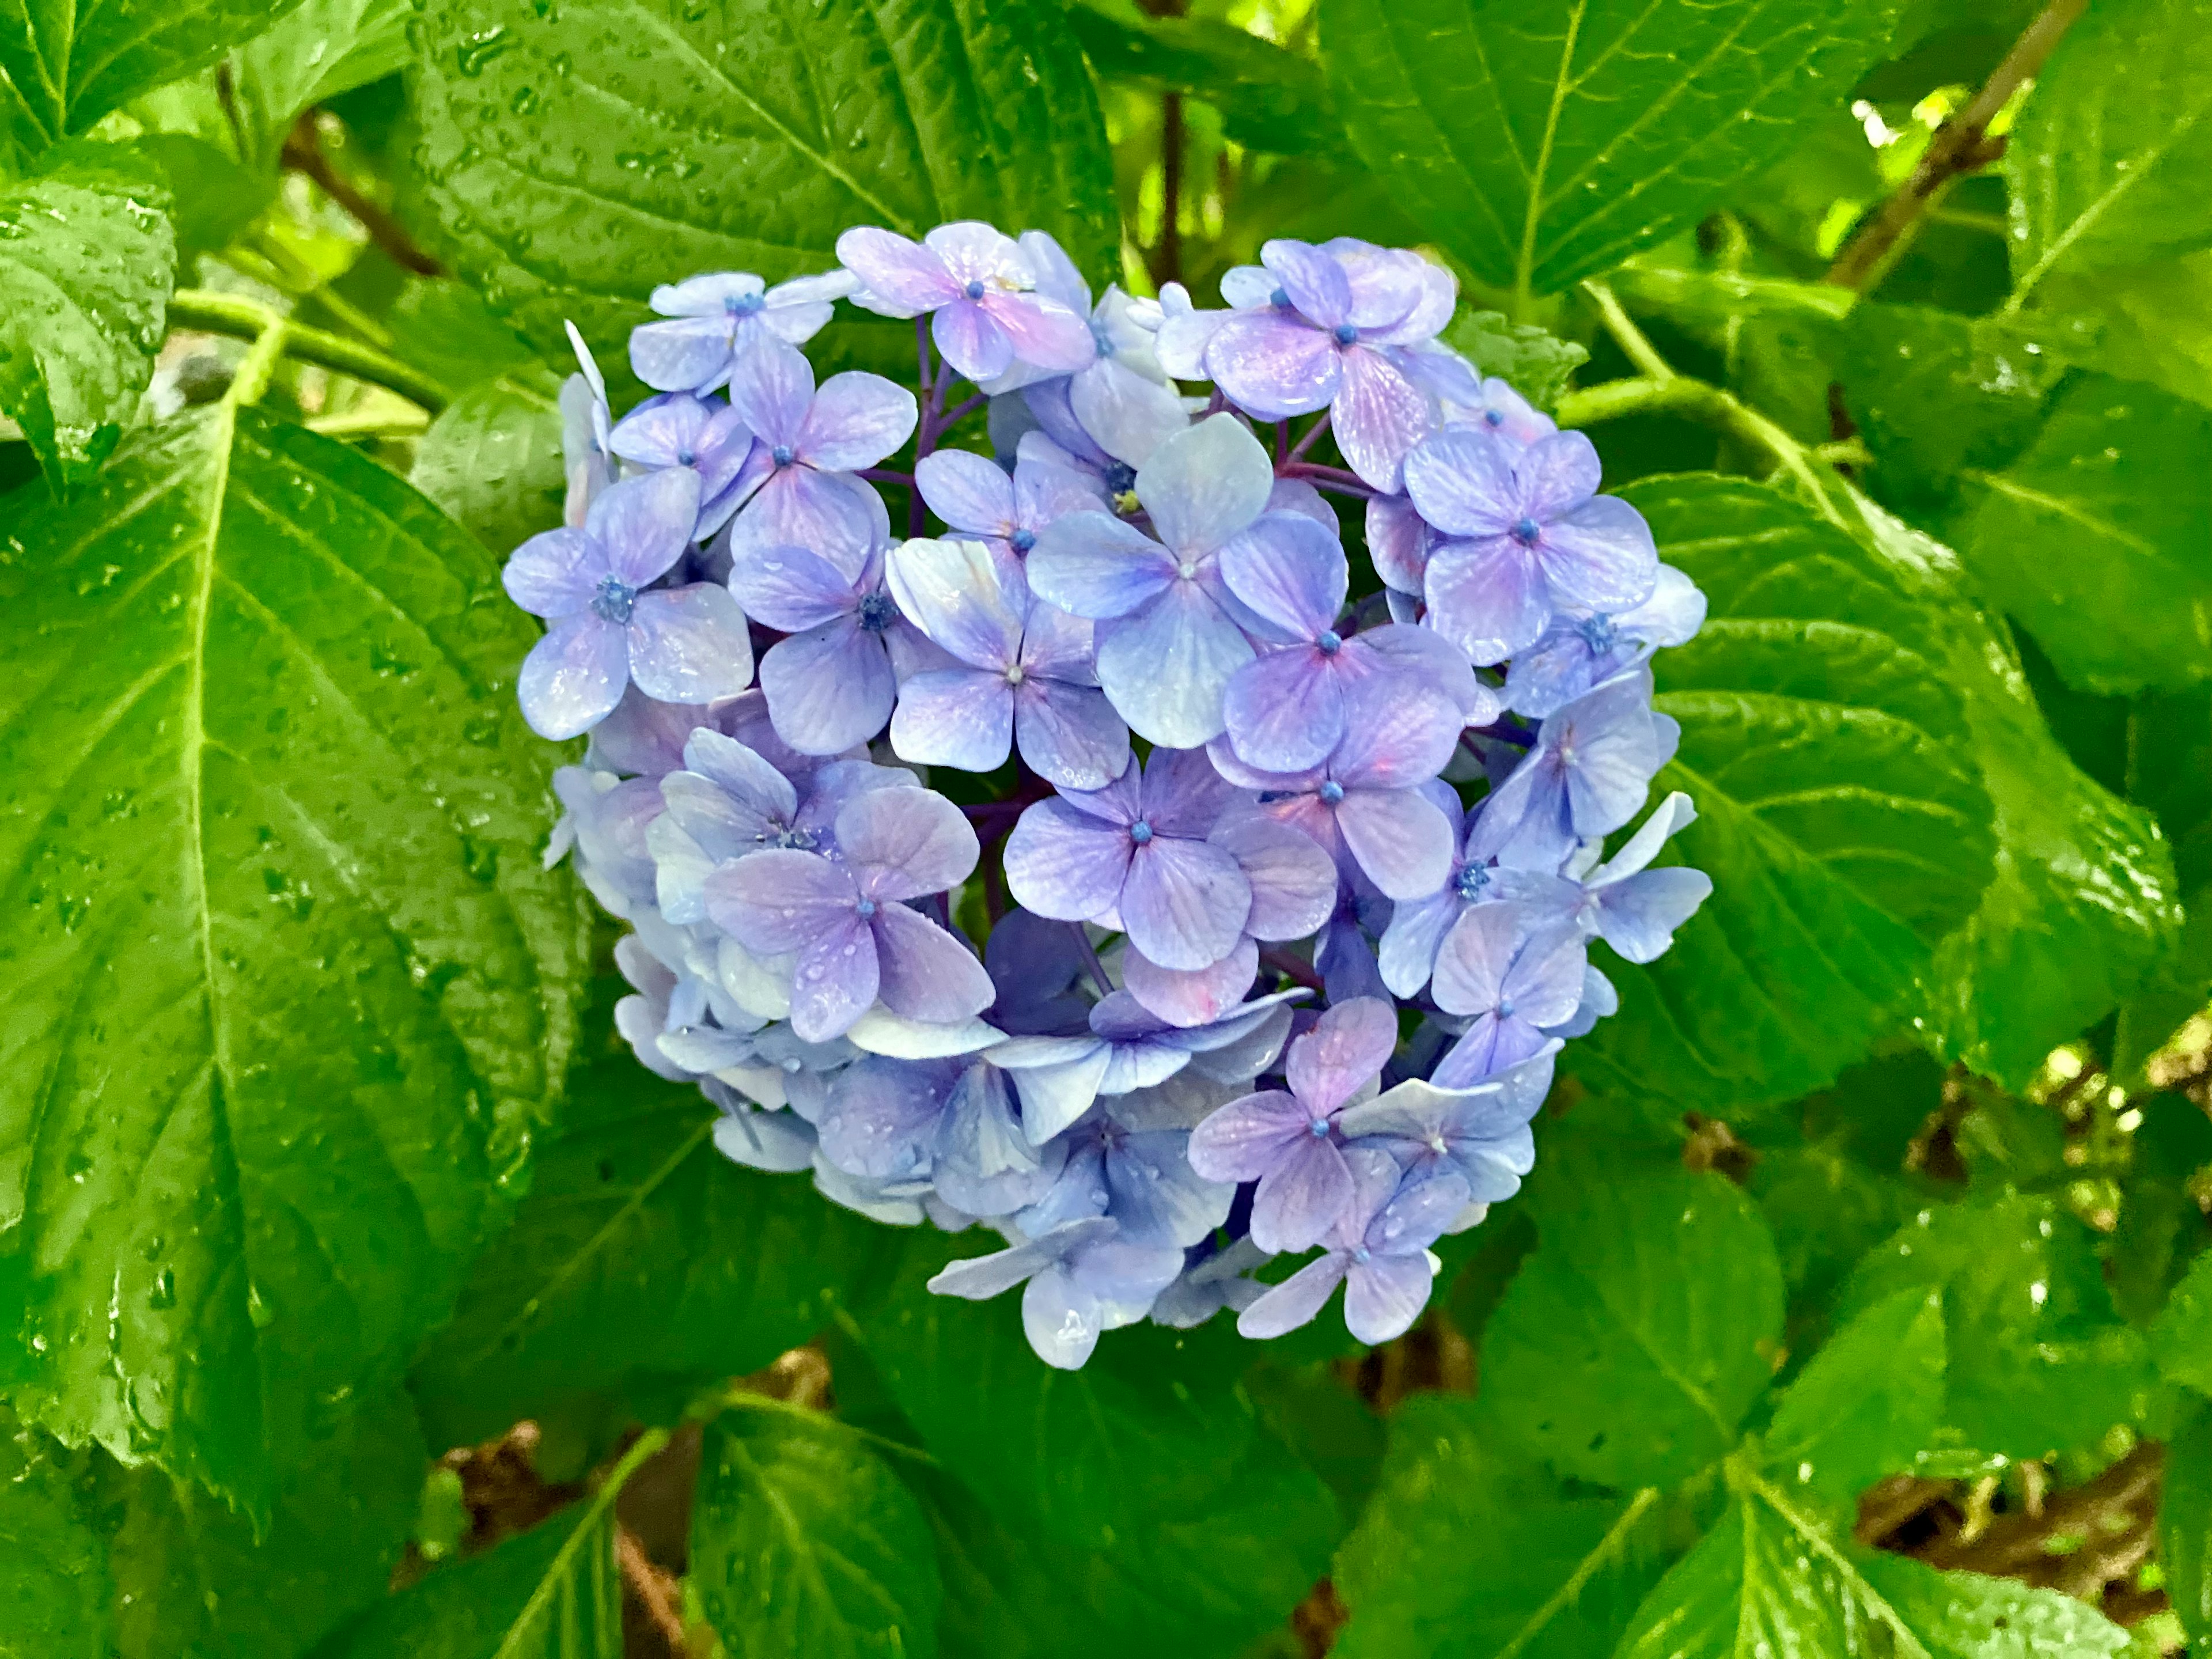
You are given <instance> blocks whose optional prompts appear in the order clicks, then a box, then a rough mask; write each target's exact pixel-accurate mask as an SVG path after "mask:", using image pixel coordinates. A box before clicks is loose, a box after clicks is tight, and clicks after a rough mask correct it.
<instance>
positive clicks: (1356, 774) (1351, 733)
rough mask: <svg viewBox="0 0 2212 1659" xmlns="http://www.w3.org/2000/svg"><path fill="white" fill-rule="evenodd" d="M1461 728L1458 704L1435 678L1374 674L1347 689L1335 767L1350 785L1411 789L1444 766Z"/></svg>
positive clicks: (1342, 780) (1341, 779)
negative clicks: (1342, 732) (1433, 681)
mask: <svg viewBox="0 0 2212 1659" xmlns="http://www.w3.org/2000/svg"><path fill="white" fill-rule="evenodd" d="M1460 731H1461V717H1460V711H1459V705H1458V703H1457V702H1455V700H1454V699H1453V698H1452V697H1451V696H1449V694H1448V693H1446V692H1444V691H1443V690H1439V689H1438V688H1437V686H1436V685H1434V684H1431V682H1430V681H1428V680H1425V679H1414V678H1410V677H1407V676H1403V675H1384V674H1370V675H1368V676H1365V677H1364V678H1360V679H1358V680H1356V681H1354V682H1353V683H1352V685H1351V686H1350V687H1348V688H1347V689H1346V693H1345V709H1344V733H1345V735H1344V741H1343V743H1342V744H1340V746H1339V747H1338V749H1337V751H1336V755H1335V757H1334V759H1333V760H1332V761H1331V762H1330V763H1329V770H1330V772H1331V773H1332V774H1333V775H1334V776H1335V778H1336V780H1337V781H1339V782H1340V783H1341V784H1342V785H1343V786H1344V787H1346V789H1409V788H1411V787H1413V786H1414V785H1416V784H1419V783H1425V782H1426V781H1428V780H1429V779H1431V778H1432V777H1434V776H1436V775H1437V773H1439V772H1441V771H1443V769H1444V765H1445V763H1446V762H1448V761H1449V760H1450V758H1451V755H1452V750H1453V749H1454V747H1455V745H1456V744H1458V742H1459V734H1460Z"/></svg>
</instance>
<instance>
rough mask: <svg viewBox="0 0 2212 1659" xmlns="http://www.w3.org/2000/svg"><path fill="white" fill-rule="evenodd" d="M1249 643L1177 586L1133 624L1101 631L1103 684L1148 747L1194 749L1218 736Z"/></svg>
mask: <svg viewBox="0 0 2212 1659" xmlns="http://www.w3.org/2000/svg"><path fill="white" fill-rule="evenodd" d="M1252 655H1253V653H1252V646H1251V642H1250V641H1249V640H1247V639H1246V638H1245V637H1244V634H1243V630H1242V629H1239V628H1238V627H1237V624H1236V623H1233V622H1231V620H1230V618H1229V616H1228V613H1227V612H1225V611H1223V610H1222V608H1221V607H1220V605H1218V604H1216V603H1215V601H1214V599H1213V598H1212V595H1211V594H1209V593H1207V592H1206V590H1205V589H1204V588H1203V587H1201V586H1199V585H1198V584H1197V583H1196V582H1191V581H1181V580H1178V581H1176V583H1175V584H1174V585H1173V586H1170V588H1169V589H1168V590H1167V591H1166V592H1164V593H1162V594H1160V595H1159V596H1158V598H1157V599H1153V600H1152V602H1151V603H1150V604H1149V605H1146V607H1145V609H1144V610H1143V611H1141V612H1139V614H1137V615H1136V616H1133V617H1117V618H1115V619H1114V620H1112V621H1110V622H1108V623H1103V625H1102V626H1101V627H1100V629H1099V630H1098V683H1099V684H1101V685H1102V686H1103V687H1104V688H1105V689H1106V695H1107V696H1109V697H1110V698H1111V699H1112V700H1113V702H1114V707H1115V709H1116V710H1118V711H1119V712H1120V714H1121V718H1122V719H1123V720H1127V721H1128V723H1129V726H1130V729H1131V730H1132V731H1133V732H1136V733H1137V734H1138V735H1139V737H1141V738H1145V739H1146V741H1147V742H1151V743H1155V744H1167V745H1169V746H1170V747H1174V748H1177V749H1194V748H1196V747H1198V746H1199V745H1200V744H1205V743H1206V742H1209V741H1211V740H1212V738H1216V737H1218V736H1219V735H1220V733H1221V731H1222V726H1223V720H1222V713H1221V702H1222V696H1223V694H1224V693H1225V691H1226V690H1228V689H1229V680H1230V677H1231V675H1233V674H1235V673H1236V671H1237V670H1238V669H1239V668H1242V667H1243V665H1245V664H1246V663H1248V662H1249V661H1251V659H1252Z"/></svg>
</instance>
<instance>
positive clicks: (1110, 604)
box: [1026, 513, 1176, 617]
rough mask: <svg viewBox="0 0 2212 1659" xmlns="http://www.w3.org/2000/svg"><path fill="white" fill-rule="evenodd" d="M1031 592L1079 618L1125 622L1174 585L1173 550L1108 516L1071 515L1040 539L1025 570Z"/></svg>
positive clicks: (1056, 522)
mask: <svg viewBox="0 0 2212 1659" xmlns="http://www.w3.org/2000/svg"><path fill="white" fill-rule="evenodd" d="M1026 572H1027V574H1028V578H1029V584H1030V590H1031V591H1032V592H1035V593H1036V595H1037V596H1038V597H1039V598H1040V599H1044V600H1046V601H1048V603H1050V604H1053V605H1058V606H1059V607H1060V609H1061V610H1062V611H1069V612H1072V613H1073V614H1074V615H1075V616H1079V617H1125V616H1127V615H1128V614H1129V613H1130V612H1131V611H1135V610H1138V609H1139V608H1140V607H1141V606H1143V605H1145V604H1146V602H1147V601H1148V600H1150V599H1152V598H1154V597H1155V596H1156V595H1158V594H1159V593H1160V592H1164V590H1165V589H1166V587H1167V586H1168V584H1169V583H1170V582H1171V581H1173V580H1175V575H1176V562H1175V559H1174V558H1173V556H1171V555H1170V553H1169V552H1168V550H1166V549H1165V548H1164V547H1162V546H1161V545H1160V544H1158V542H1156V541H1154V540H1152V538H1151V537H1149V536H1147V535H1146V534H1145V533H1144V532H1142V531H1140V530H1139V529H1138V528H1137V527H1136V526H1133V525H1129V524H1125V523H1123V522H1122V521H1121V520H1119V519H1116V518H1114V517H1112V516H1110V515H1109V514H1108V513H1069V514H1068V515H1067V517H1066V518H1064V519H1055V520H1053V522H1052V523H1050V524H1048V525H1047V526H1045V527H1044V529H1043V530H1042V531H1041V532H1038V534H1037V542H1036V550H1035V551H1033V552H1032V553H1030V556H1029V562H1028V565H1027V567H1026Z"/></svg>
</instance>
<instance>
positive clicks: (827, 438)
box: [791, 369, 919, 472]
mask: <svg viewBox="0 0 2212 1659" xmlns="http://www.w3.org/2000/svg"><path fill="white" fill-rule="evenodd" d="M917 418H919V411H918V410H917V409H916V407H915V400H914V393H912V392H908V390H907V389H906V388H905V387H904V386H897V385H895V384H893V383H892V382H891V381H890V380H885V379H884V377H883V376H882V375H880V374H863V373H861V372H860V371H859V370H857V369H854V370H848V372H846V373H845V374H832V375H831V376H830V377H829V379H828V380H824V381H823V383H822V388H821V390H820V391H818V392H816V393H815V394H814V401H813V403H812V404H811V406H810V407H809V408H808V410H807V411H806V418H805V422H804V423H803V424H802V425H801V426H800V428H799V435H798V437H797V438H795V439H793V440H792V441H791V445H792V448H793V451H794V452H796V453H797V454H798V456H799V459H801V460H803V461H805V462H806V463H807V464H808V465H811V466H816V467H819V468H820V469H822V471H825V472H852V471H857V470H858V469H860V468H861V467H864V466H873V465H875V464H876V463H877V462H878V461H880V460H881V459H884V456H886V455H888V454H890V453H891V452H892V451H893V450H895V449H896V448H897V447H899V446H900V445H901V444H902V443H904V442H905V441H907V440H908V438H909V437H911V436H913V435H914V427H915V421H916V419H917Z"/></svg>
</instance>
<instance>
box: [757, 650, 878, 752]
mask: <svg viewBox="0 0 2212 1659" xmlns="http://www.w3.org/2000/svg"><path fill="white" fill-rule="evenodd" d="M760 678H761V690H763V691H765V692H766V693H767V694H768V707H769V717H770V718H771V719H772V720H774V721H775V732H776V735H777V736H778V737H780V738H782V739H783V740H784V741H785V742H786V743H787V744H790V745H791V746H792V747H793V749H796V750H799V752H800V753H801V754H803V755H835V754H837V753H839V752H840V751H842V750H847V749H850V748H851V747H852V746H853V745H854V744H856V743H866V742H867V741H868V739H869V738H872V737H874V736H875V735H876V733H877V732H880V731H882V730H883V729H884V721H886V720H889V719H890V717H891V705H892V703H893V702H895V701H896V697H897V695H898V686H897V682H896V680H895V679H894V678H892V675H891V663H890V657H889V656H888V655H887V654H885V653H884V642H883V641H882V640H881V639H880V638H878V636H877V635H873V634H870V633H868V632H866V630H865V629H861V628H860V627H858V626H857V625H856V624H855V623H854V622H853V621H852V620H851V619H850V618H849V617H840V618H839V619H838V620H836V622H830V623H823V625H822V626H821V627H819V628H814V629H808V630H807V631H806V632H805V633H804V634H793V635H792V636H791V637H790V638H789V639H787V640H782V641H778V642H777V643H776V644H775V645H774V646H773V647H770V648H769V653H768V655H766V656H765V657H763V658H762V659H761V665H760Z"/></svg>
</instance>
